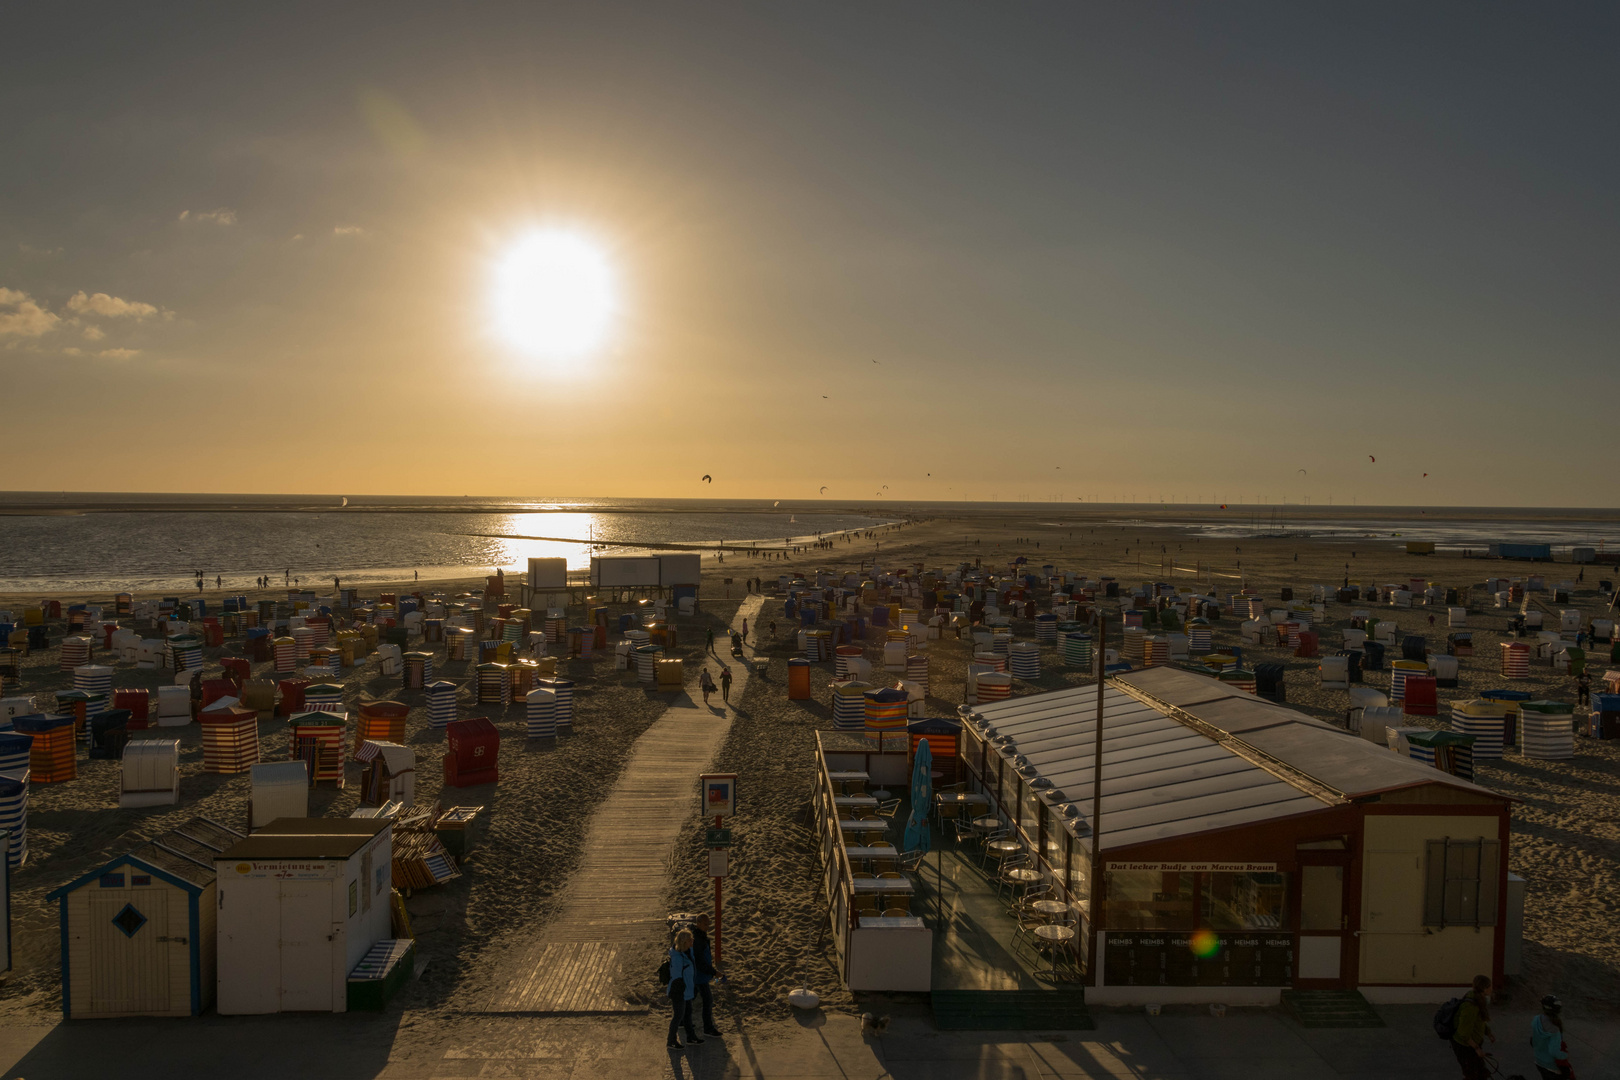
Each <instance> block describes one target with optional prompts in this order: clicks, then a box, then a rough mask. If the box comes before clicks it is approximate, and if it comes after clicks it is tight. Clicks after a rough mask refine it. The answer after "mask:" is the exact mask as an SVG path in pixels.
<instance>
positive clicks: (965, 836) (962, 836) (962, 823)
mask: <svg viewBox="0 0 1620 1080" xmlns="http://www.w3.org/2000/svg"><path fill="white" fill-rule="evenodd" d="M950 821H951V832H952V833H953V834H955V836H956V846H957V847H961V846H962V842H963V841H964V840H977V839H978V838H979V836H978V831H977V830H976V829H974V827H973V822H971V821H969V820H967V819H966V818H951V819H950Z"/></svg>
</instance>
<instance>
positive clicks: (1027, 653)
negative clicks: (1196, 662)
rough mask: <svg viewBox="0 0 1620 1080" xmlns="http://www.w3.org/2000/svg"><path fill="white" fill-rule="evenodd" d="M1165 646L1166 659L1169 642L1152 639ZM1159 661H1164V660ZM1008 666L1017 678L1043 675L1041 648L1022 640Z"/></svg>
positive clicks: (1010, 653)
mask: <svg viewBox="0 0 1620 1080" xmlns="http://www.w3.org/2000/svg"><path fill="white" fill-rule="evenodd" d="M1150 640H1152V641H1154V642H1158V643H1160V644H1163V645H1164V646H1165V649H1164V650H1163V651H1164V653H1165V659H1168V646H1169V643H1168V642H1167V641H1164V639H1162V638H1152V639H1150ZM1159 662H1161V663H1162V662H1164V661H1163V660H1161V661H1159ZM1007 666H1008V667H1009V668H1010V669H1011V671H1012V674H1013V676H1014V677H1015V678H1019V679H1038V678H1040V677H1041V650H1040V646H1039V645H1037V644H1036V643H1035V642H1033V641H1020V642H1017V643H1016V644H1014V645H1013V646H1012V647H1011V649H1010V651H1009V654H1008V659H1007Z"/></svg>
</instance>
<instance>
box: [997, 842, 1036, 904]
mask: <svg viewBox="0 0 1620 1080" xmlns="http://www.w3.org/2000/svg"><path fill="white" fill-rule="evenodd" d="M1032 869H1034V866H1033V860H1031V859H1030V857H1029V856H1028V855H1027V854H1024V853H1019V854H1017V855H1009V856H1007V857H1006V858H1005V859H1002V860H1001V865H1000V866H999V867H998V868H997V871H996V895H997V896H998V897H999V896H1001V895H1002V892H1001V891H1002V890H1003V889H1005V888H1007V887H1009V886H1014V887H1016V886H1017V885H1018V884H1019V882H1018V880H1017V879H1016V878H1014V877H1012V876H1011V874H1010V873H1009V871H1012V870H1032ZM1014 895H1015V896H1016V888H1015V889H1014Z"/></svg>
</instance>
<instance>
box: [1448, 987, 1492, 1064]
mask: <svg viewBox="0 0 1620 1080" xmlns="http://www.w3.org/2000/svg"><path fill="white" fill-rule="evenodd" d="M1456 1024H1457V1026H1456V1030H1455V1031H1454V1032H1453V1033H1452V1036H1451V1052H1452V1053H1453V1054H1454V1055H1456V1058H1457V1064H1458V1065H1461V1066H1462V1074H1463V1080H1488V1074H1487V1073H1486V1071H1485V1040H1486V1039H1489V1040H1490V1041H1491V1042H1495V1041H1496V1035H1495V1034H1493V1033H1492V1031H1491V977H1490V976H1489V975H1475V976H1474V988H1473V989H1472V990H1470V991H1468V993H1466V994H1464V995H1463V999H1462V1004H1461V1005H1459V1006H1458V1007H1457V1017H1456Z"/></svg>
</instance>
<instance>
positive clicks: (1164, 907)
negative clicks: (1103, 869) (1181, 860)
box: [1106, 870, 1193, 930]
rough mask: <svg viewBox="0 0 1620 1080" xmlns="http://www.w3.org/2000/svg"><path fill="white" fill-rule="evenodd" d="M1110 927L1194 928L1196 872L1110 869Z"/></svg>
mask: <svg viewBox="0 0 1620 1080" xmlns="http://www.w3.org/2000/svg"><path fill="white" fill-rule="evenodd" d="M1106 887H1107V889H1108V896H1107V904H1108V906H1107V908H1106V914H1107V918H1108V929H1110V930H1191V929H1192V928H1193V876H1192V875H1191V874H1181V873H1174V872H1162V871H1158V870H1110V871H1107V882H1106Z"/></svg>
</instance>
